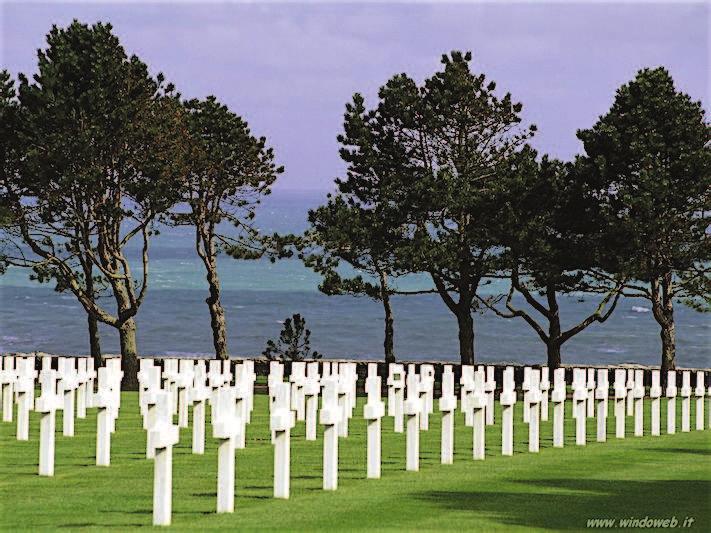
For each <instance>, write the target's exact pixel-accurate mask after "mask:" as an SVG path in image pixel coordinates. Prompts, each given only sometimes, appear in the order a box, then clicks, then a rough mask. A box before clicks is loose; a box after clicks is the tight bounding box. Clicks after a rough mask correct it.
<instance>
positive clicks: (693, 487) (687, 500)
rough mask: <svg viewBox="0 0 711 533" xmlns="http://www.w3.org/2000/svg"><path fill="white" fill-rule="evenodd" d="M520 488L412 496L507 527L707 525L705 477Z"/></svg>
mask: <svg viewBox="0 0 711 533" xmlns="http://www.w3.org/2000/svg"><path fill="white" fill-rule="evenodd" d="M515 483H519V484H521V485H523V487H522V489H523V490H522V491H521V492H487V491H486V487H485V486H482V487H481V488H480V489H474V488H472V489H471V490H467V491H428V492H421V493H417V494H415V497H416V498H420V499H421V500H424V501H426V502H429V503H432V504H435V505H439V506H441V507H443V508H445V509H448V510H452V511H465V512H466V511H469V512H472V513H476V514H480V515H485V516H486V517H487V518H489V519H491V520H495V521H497V522H499V523H501V524H504V525H509V526H527V527H537V528H554V529H567V530H579V529H584V528H585V527H586V524H587V520H588V519H592V518H615V519H625V518H645V517H647V516H648V517H650V518H671V517H672V516H676V518H677V519H680V520H684V518H685V517H687V516H693V517H694V518H696V523H697V524H709V521H710V520H711V511H710V510H709V506H708V502H709V497H710V496H711V481H693V480H688V481H686V480H684V481H681V480H670V481H666V480H665V481H661V480H660V481H630V480H610V481H607V480H598V479H592V480H588V479H548V480H521V481H517V482H515Z"/></svg>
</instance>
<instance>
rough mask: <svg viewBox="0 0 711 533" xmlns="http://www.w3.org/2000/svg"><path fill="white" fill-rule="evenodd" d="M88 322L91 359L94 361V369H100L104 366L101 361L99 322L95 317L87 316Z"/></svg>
mask: <svg viewBox="0 0 711 533" xmlns="http://www.w3.org/2000/svg"><path fill="white" fill-rule="evenodd" d="M86 317H87V322H88V323H89V350H90V353H91V357H92V359H93V360H94V368H99V367H100V366H101V364H102V362H103V361H102V359H101V337H100V336H99V321H98V320H97V319H96V317H95V316H93V315H91V314H87V315H86Z"/></svg>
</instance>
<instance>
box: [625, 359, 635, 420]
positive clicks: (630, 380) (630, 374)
mask: <svg viewBox="0 0 711 533" xmlns="http://www.w3.org/2000/svg"><path fill="white" fill-rule="evenodd" d="M626 387H627V416H632V415H634V394H633V393H632V389H634V368H628V369H627V385H626Z"/></svg>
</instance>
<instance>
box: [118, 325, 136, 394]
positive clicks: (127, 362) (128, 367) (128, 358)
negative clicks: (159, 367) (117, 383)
mask: <svg viewBox="0 0 711 533" xmlns="http://www.w3.org/2000/svg"><path fill="white" fill-rule="evenodd" d="M119 341H120V343H121V370H122V371H123V380H122V381H121V388H122V389H123V390H138V349H137V347H136V323H135V322H134V320H133V319H132V318H130V319H128V320H127V321H126V322H124V323H123V325H122V326H121V327H120V328H119Z"/></svg>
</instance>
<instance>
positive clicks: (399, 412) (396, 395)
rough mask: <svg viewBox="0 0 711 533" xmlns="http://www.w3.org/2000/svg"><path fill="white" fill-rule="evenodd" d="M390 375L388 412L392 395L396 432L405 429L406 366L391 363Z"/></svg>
mask: <svg viewBox="0 0 711 533" xmlns="http://www.w3.org/2000/svg"><path fill="white" fill-rule="evenodd" d="M389 370H390V374H389V375H388V414H390V404H389V402H390V396H392V398H393V405H392V416H393V419H394V429H393V431H394V432H395V433H402V432H403V431H404V426H405V421H404V402H405V368H404V367H403V366H402V365H400V364H397V363H392V364H391V365H390V369H389Z"/></svg>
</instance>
